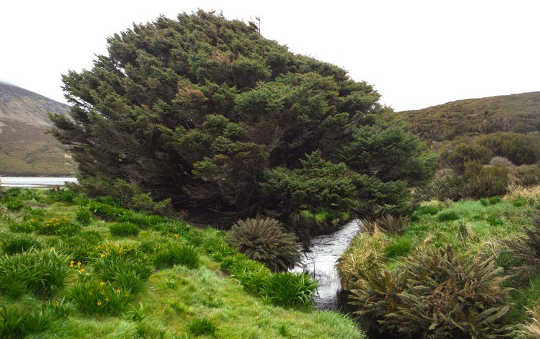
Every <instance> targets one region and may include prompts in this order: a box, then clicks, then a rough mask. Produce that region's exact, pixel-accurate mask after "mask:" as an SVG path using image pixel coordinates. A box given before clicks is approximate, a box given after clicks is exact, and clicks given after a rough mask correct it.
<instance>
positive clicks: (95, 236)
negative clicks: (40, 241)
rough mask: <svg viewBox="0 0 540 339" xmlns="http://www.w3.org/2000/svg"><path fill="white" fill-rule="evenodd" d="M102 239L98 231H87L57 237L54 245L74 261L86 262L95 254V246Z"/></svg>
mask: <svg viewBox="0 0 540 339" xmlns="http://www.w3.org/2000/svg"><path fill="white" fill-rule="evenodd" d="M101 240H102V236H101V234H100V233H98V232H96V231H87V232H81V233H78V234H75V235H73V236H70V237H64V238H62V239H58V240H57V241H56V243H55V244H54V247H55V248H57V249H58V250H60V251H62V252H63V253H66V254H67V255H68V256H69V258H70V259H71V260H74V261H75V262H78V261H80V262H82V263H85V264H86V263H88V262H89V261H90V258H91V257H95V256H96V246H97V245H98V244H99V242H100V241H101Z"/></svg>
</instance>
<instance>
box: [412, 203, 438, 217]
mask: <svg viewBox="0 0 540 339" xmlns="http://www.w3.org/2000/svg"><path fill="white" fill-rule="evenodd" d="M437 213H439V208H438V207H437V206H433V205H428V206H420V207H418V208H417V209H416V211H415V214H416V215H418V216H421V215H427V214H429V215H435V214H437Z"/></svg>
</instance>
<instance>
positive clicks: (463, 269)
mask: <svg viewBox="0 0 540 339" xmlns="http://www.w3.org/2000/svg"><path fill="white" fill-rule="evenodd" d="M359 275H360V276H361V278H362V279H363V284H358V286H359V288H358V289H356V290H353V291H352V305H353V306H354V307H355V308H356V310H357V311H356V314H357V315H361V316H363V317H364V318H366V319H368V320H369V321H370V323H369V325H370V326H369V327H370V330H371V331H376V332H379V333H384V334H388V335H394V336H397V337H400V338H426V339H427V338H463V339H465V338H512V337H513V329H512V328H511V327H510V326H508V325H507V324H505V322H504V321H503V320H502V318H503V316H504V315H505V314H506V313H507V312H508V310H509V306H508V305H507V304H506V302H505V298H506V296H507V294H508V292H509V290H508V289H506V288H504V287H503V282H504V281H505V279H506V276H504V275H503V269H502V268H500V267H497V266H496V265H495V262H494V259H493V258H491V257H490V258H483V257H481V256H474V255H460V254H458V253H456V252H455V250H454V249H452V248H451V247H444V248H435V247H426V248H423V249H419V250H418V251H417V252H416V253H415V254H413V255H411V256H409V257H408V258H407V259H406V260H405V263H404V265H402V266H401V267H400V268H397V269H395V270H393V271H385V270H382V269H379V270H376V271H372V272H361V273H360V274H359Z"/></svg>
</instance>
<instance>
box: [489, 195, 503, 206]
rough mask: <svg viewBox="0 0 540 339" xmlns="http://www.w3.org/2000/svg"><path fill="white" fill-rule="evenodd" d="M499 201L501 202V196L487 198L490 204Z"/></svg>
mask: <svg viewBox="0 0 540 339" xmlns="http://www.w3.org/2000/svg"><path fill="white" fill-rule="evenodd" d="M499 202H501V198H499V197H491V198H489V204H490V205H496V204H498V203H499Z"/></svg>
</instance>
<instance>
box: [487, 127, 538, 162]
mask: <svg viewBox="0 0 540 339" xmlns="http://www.w3.org/2000/svg"><path fill="white" fill-rule="evenodd" d="M477 142H478V143H479V144H480V145H483V146H484V147H486V148H488V149H490V150H491V151H492V152H493V153H494V154H496V155H498V156H501V157H505V158H507V159H509V160H510V161H512V162H513V163H514V164H516V165H523V164H533V163H535V162H536V161H538V160H540V144H539V143H538V142H539V139H538V136H535V135H525V134H516V133H496V134H489V135H485V136H482V137H481V138H479V140H478V141H477Z"/></svg>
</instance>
